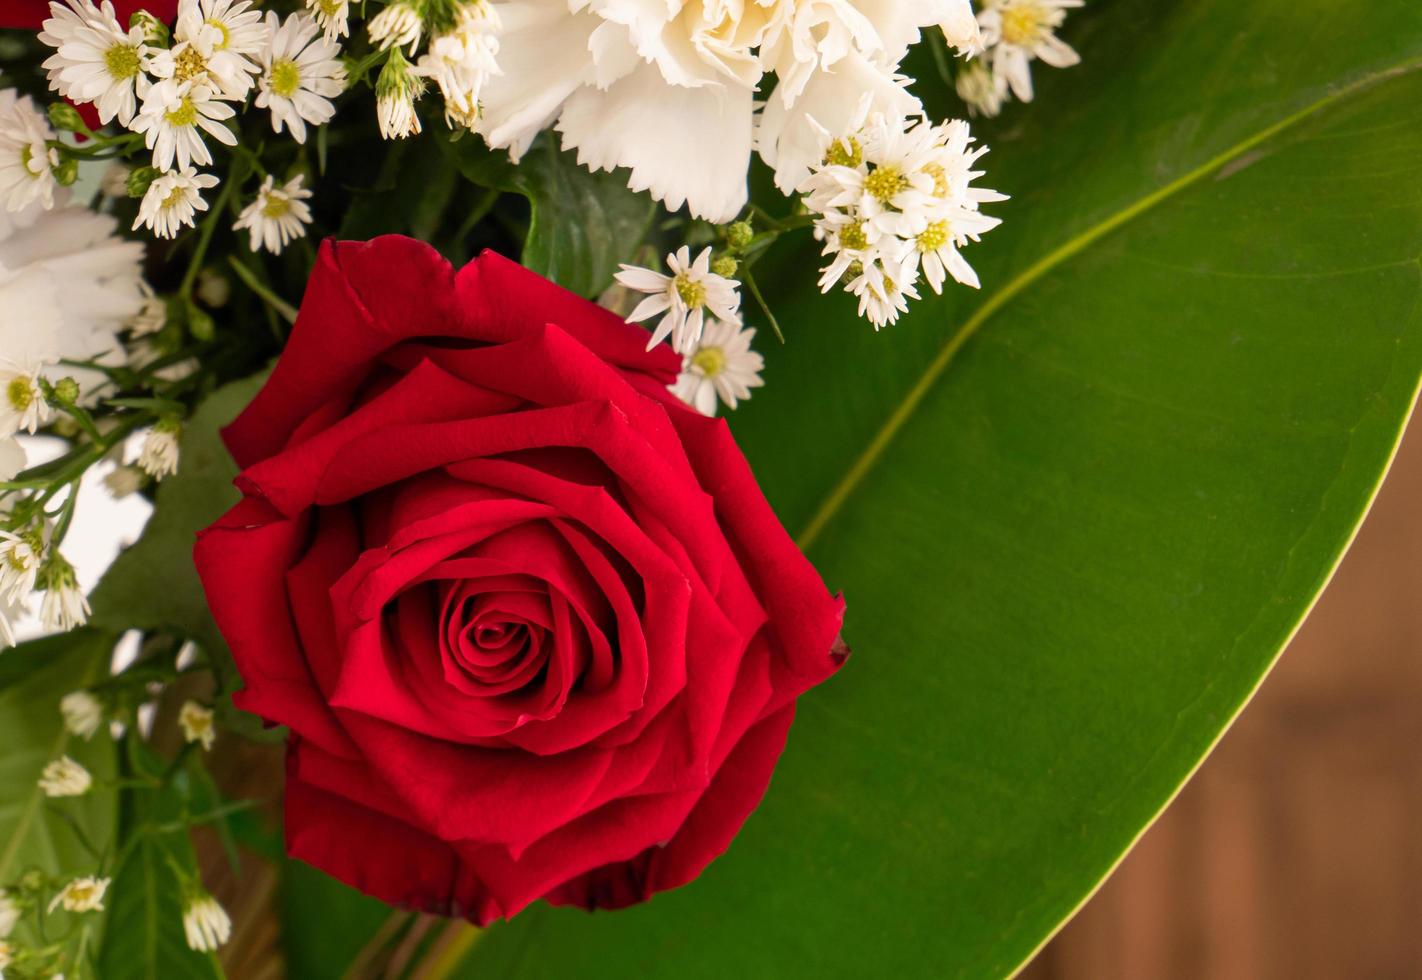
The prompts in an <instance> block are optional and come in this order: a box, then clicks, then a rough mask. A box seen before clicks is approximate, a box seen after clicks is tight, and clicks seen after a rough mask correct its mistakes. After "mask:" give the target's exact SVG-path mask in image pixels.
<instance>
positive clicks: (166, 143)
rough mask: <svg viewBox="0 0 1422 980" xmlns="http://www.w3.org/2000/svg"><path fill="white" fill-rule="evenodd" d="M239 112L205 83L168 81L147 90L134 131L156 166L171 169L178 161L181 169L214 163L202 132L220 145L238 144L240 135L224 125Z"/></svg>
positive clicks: (135, 118) (161, 168)
mask: <svg viewBox="0 0 1422 980" xmlns="http://www.w3.org/2000/svg"><path fill="white" fill-rule="evenodd" d="M236 112H237V110H235V109H233V108H232V107H231V106H230V105H228V104H227V103H225V102H219V101H217V98H216V93H215V92H214V91H213V90H212V89H211V88H209V87H208V86H207V84H206V83H203V82H179V81H177V80H175V79H167V80H165V81H162V82H159V83H158V84H156V85H154V86H153V87H152V88H150V89H149V90H148V94H147V95H145V96H144V97H143V107H142V108H141V109H139V110H138V115H137V116H135V117H134V119H133V125H132V127H131V128H132V129H133V131H134V132H135V133H142V134H143V141H144V143H145V145H147V147H148V148H149V149H150V150H152V151H153V166H155V167H157V168H158V169H159V170H171V169H172V168H173V164H174V161H176V162H177V166H178V169H180V170H181V169H184V168H186V167H189V166H191V165H192V164H194V163H197V164H199V165H202V164H208V163H211V162H212V152H211V151H210V150H209V149H208V148H207V144H206V143H204V142H203V140H202V134H203V133H207V134H208V135H209V136H211V137H212V138H213V139H215V140H217V141H218V142H219V143H225V144H227V145H228V146H236V145H237V134H236V133H234V132H232V129H231V128H230V127H229V126H227V125H226V123H225V120H228V119H231V118H232V117H233V116H234V115H236Z"/></svg>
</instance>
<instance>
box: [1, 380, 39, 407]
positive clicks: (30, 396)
mask: <svg viewBox="0 0 1422 980" xmlns="http://www.w3.org/2000/svg"><path fill="white" fill-rule="evenodd" d="M5 397H6V399H7V400H9V402H10V407H11V408H13V409H14V410H15V411H17V412H23V411H24V410H25V409H27V408H29V407H30V405H31V404H32V403H33V402H34V400H35V390H34V388H32V387H30V382H29V379H27V378H15V379H14V380H13V381H11V382H10V383H9V384H8V385H6V386H5Z"/></svg>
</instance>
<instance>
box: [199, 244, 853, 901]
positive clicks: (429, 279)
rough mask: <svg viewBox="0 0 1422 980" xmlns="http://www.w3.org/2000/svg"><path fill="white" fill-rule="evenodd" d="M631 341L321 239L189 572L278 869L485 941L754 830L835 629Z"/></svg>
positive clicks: (665, 375) (819, 595)
mask: <svg viewBox="0 0 1422 980" xmlns="http://www.w3.org/2000/svg"><path fill="white" fill-rule="evenodd" d="M646 339H647V334H646V332H645V331H643V330H640V329H638V328H635V327H631V326H629V325H627V324H626V323H624V322H622V320H621V319H620V318H618V317H617V316H615V315H613V314H611V313H609V312H607V311H605V310H603V309H601V308H599V307H597V306H595V305H593V304H592V303H589V302H587V301H585V300H582V299H580V298H579V297H577V296H574V295H573V294H571V293H568V292H566V291H564V290H562V289H560V288H558V287H557V286H554V285H553V284H552V283H549V282H547V281H546V280H544V279H542V278H540V277H538V276H536V275H534V274H532V273H530V272H528V271H527V270H525V269H523V268H521V267H520V266H518V265H515V264H514V263H512V262H509V261H507V260H506V259H503V258H500V257H499V256H497V255H494V254H492V253H486V254H485V255H483V256H482V257H481V258H479V259H478V260H477V261H475V262H472V263H470V264H469V265H468V266H466V267H465V268H464V269H462V270H460V271H459V272H458V273H456V272H455V271H454V270H453V269H451V267H450V266H449V265H448V263H446V262H445V261H444V260H443V259H441V258H440V257H439V256H438V255H437V254H436V253H435V252H434V251H433V250H432V249H430V248H429V247H428V246H425V245H422V244H420V243H418V242H415V241H412V240H410V239H405V238H398V237H388V238H380V239H376V240H374V241H372V242H368V243H350V242H342V243H327V244H326V245H324V246H323V247H322V249H321V253H320V256H319V258H318V260H317V263H316V269H315V271H314V273H313V274H312V277H311V281H310V284H309V285H308V287H307V292H306V298H305V301H304V303H303V305H302V308H301V314H300V317H299V318H298V320H297V323H296V326H295V329H294V330H293V332H292V335H291V339H290V342H289V344H288V346H287V349H286V351H285V353H284V354H283V355H282V357H281V359H280V361H279V362H278V364H277V366H276V369H275V370H274V372H273V374H272V376H271V378H270V380H269V381H268V382H267V384H266V386H265V387H264V388H263V389H262V391H261V392H260V393H259V394H258V395H257V397H256V398H255V399H254V400H253V402H252V404H251V405H250V406H249V407H248V408H247V410H246V411H245V412H244V413H243V414H242V415H241V417H240V418H238V419H237V421H236V422H234V423H233V424H232V425H231V426H230V427H229V428H228V429H227V430H226V432H225V437H226V439H227V444H228V447H229V448H230V449H231V451H232V455H233V456H234V457H235V458H236V460H237V462H238V464H239V465H240V466H241V467H242V468H243V472H242V474H241V476H240V477H239V478H238V481H237V482H238V486H239V487H240V488H241V490H242V492H243V494H244V499H243V500H242V502H241V503H239V504H238V505H237V506H236V507H234V508H233V509H232V510H231V511H230V512H229V513H228V514H227V515H226V516H224V517H223V518H222V519H221V520H220V521H219V522H218V523H217V524H215V525H214V526H213V527H211V528H209V529H208V530H206V531H205V532H203V534H202V535H201V536H200V539H199V542H198V546H197V552H196V560H197V566H198V570H199V572H200V574H201V576H202V580H203V584H204V586H205V588H206V590H207V596H208V601H209V603H210V605H211V607H212V611H213V615H214V616H215V617H216V619H217V623H218V625H219V627H220V628H221V630H222V632H223V635H224V636H225V637H226V638H227V641H228V643H229V644H230V645H231V648H232V653H233V656H234V657H235V659H236V663H237V667H238V669H239V671H240V673H241V675H242V678H243V680H244V681H245V684H246V689H245V690H244V691H242V692H240V693H239V694H238V695H237V703H238V704H239V705H240V706H241V707H243V708H245V709H246V710H248V711H252V712H254V713H256V714H258V715H260V716H262V717H263V718H265V719H267V720H268V721H270V722H273V723H277V724H283V725H286V726H288V728H289V729H290V733H291V734H290V740H289V743H288V767H287V771H288V781H287V789H286V835H287V846H288V849H289V850H290V852H291V854H292V855H294V856H295V857H298V858H301V859H303V860H305V861H308V862H310V863H311V864H314V865H316V866H317V867H319V868H322V869H324V870H325V871H327V872H329V873H330V874H332V875H335V876H336V877H338V878H340V879H342V880H343V881H346V882H348V883H350V884H352V885H354V886H356V887H357V888H360V889H362V890H363V891H366V892H368V893H370V894H373V895H376V896H378V897H380V898H382V899H384V900H385V901H387V902H391V903H393V904H397V905H402V906H411V907H414V908H418V909H422V910H425V911H430V912H436V913H440V914H447V915H460V916H465V917H468V918H470V919H473V920H474V921H476V922H480V923H483V922H487V921H488V920H490V919H494V918H497V917H500V916H505V917H506V916H512V915H514V914H515V913H517V912H518V911H519V910H520V909H522V908H523V907H524V906H526V905H527V904H528V903H529V902H532V901H534V900H535V899H538V898H540V897H542V898H546V899H548V900H549V901H551V902H554V903H556V904H574V905H581V906H584V907H586V908H594V907H616V906H621V905H626V904H629V903H632V902H637V901H641V900H644V899H646V898H647V897H649V896H650V895H651V894H652V893H654V892H657V891H660V890H663V889H667V888H674V887H676V886H678V885H681V884H683V883H685V882H687V881H689V880H691V879H692V878H694V877H695V876H696V875H697V874H698V873H700V871H701V870H702V868H704V867H705V866H706V865H707V863H708V862H710V861H711V860H712V859H713V858H715V857H716V856H717V855H718V854H720V853H721V852H722V851H723V850H724V849H725V848H726V846H727V845H728V844H729V843H730V841H731V839H732V837H733V836H734V835H735V834H736V832H737V830H739V828H740V826H741V824H742V823H743V822H744V821H745V819H746V817H747V816H748V815H749V814H750V812H751V811H752V810H753V809H754V808H755V806H756V805H757V803H758V802H759V800H760V798H761V796H762V794H763V793H764V792H765V789H766V786H767V784H768V782H769V780H770V775H771V771H772V769H773V768H774V766H775V762H776V759H777V758H778V756H779V755H780V752H781V749H782V748H783V746H784V744H785V738H786V733H787V730H788V729H789V727H790V722H791V718H792V716H793V714H794V710H795V699H796V698H797V697H798V696H799V695H800V694H801V693H803V692H804V691H805V690H806V689H808V688H810V687H812V686H813V685H815V684H818V683H819V682H821V681H823V680H824V679H825V678H827V677H828V676H829V675H830V674H832V673H833V672H834V671H835V670H836V669H837V668H838V666H839V664H840V662H841V661H842V660H843V648H842V647H841V646H839V644H838V643H837V641H836V635H837V633H838V631H839V625H840V620H841V617H842V614H843V605H842V603H841V602H840V601H839V600H838V599H834V598H831V596H830V595H829V594H828V593H827V592H826V590H825V588H824V585H823V584H822V583H821V582H820V579H819V577H818V575H817V574H816V572H815V571H814V569H813V568H812V567H811V566H810V564H809V563H808V562H807V561H806V560H805V558H804V556H802V555H801V554H800V552H799V551H798V550H797V549H796V547H795V546H794V544H793V543H792V542H791V540H790V538H789V537H788V535H787V534H786V533H785V531H784V529H783V528H782V527H781V526H780V524H779V522H778V521H777V520H776V518H775V516H774V514H773V513H772V512H771V510H770V508H769V506H768V505H767V504H766V502H765V499H764V497H763V496H762V495H761V493H760V490H759V488H758V487H757V485H756V482H755V479H754V477H753V476H752V475H751V473H750V470H749V468H748V466H747V465H746V462H745V459H744V458H743V457H742V455H741V453H740V451H739V450H738V449H737V448H736V445H735V443H734V442H733V440H732V438H731V435H730V432H729V430H728V429H727V427H726V424H725V423H724V422H723V421H720V420H711V419H707V418H703V417H702V416H700V415H698V414H696V413H695V412H692V411H690V410H688V409H686V408H684V407H683V406H682V405H681V404H680V403H679V402H677V401H676V400H675V399H674V398H672V397H671V396H670V395H669V394H668V393H667V391H666V385H667V383H668V382H670V381H671V380H672V379H673V378H674V376H675V374H676V372H677V369H678V366H679V360H680V359H679V358H678V357H677V356H676V355H675V354H673V353H672V352H671V351H670V350H669V349H667V348H666V347H660V348H658V349H656V350H653V351H651V352H647V351H645V350H644V349H643V348H644V344H645V342H646Z"/></svg>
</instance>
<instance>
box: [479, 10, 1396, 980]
mask: <svg viewBox="0 0 1422 980" xmlns="http://www.w3.org/2000/svg"><path fill="white" fill-rule="evenodd" d="M1068 38H1069V39H1070V40H1071V41H1072V42H1073V43H1074V44H1076V45H1077V46H1078V48H1079V49H1080V50H1081V52H1082V55H1083V58H1084V63H1083V65H1082V66H1081V67H1079V68H1074V69H1072V70H1070V71H1061V72H1054V71H1051V70H1050V69H1042V68H1040V66H1039V70H1038V72H1037V78H1038V87H1039V99H1038V101H1037V102H1035V103H1033V104H1032V105H1029V106H1023V105H1014V106H1011V107H1009V109H1008V110H1007V113H1006V115H1005V117H1004V119H1002V120H1000V121H999V123H998V124H997V125H996V126H993V127H980V129H981V130H982V131H983V132H984V133H985V134H986V136H987V138H988V140H989V142H990V143H991V144H992V146H993V152H992V153H991V154H990V155H989V157H987V158H986V161H985V163H987V164H988V168H989V170H990V178H989V179H988V180H987V181H985V182H986V183H988V184H989V185H990V186H995V187H998V188H999V189H1001V190H1003V191H1006V192H1008V193H1011V194H1012V195H1013V200H1012V201H1011V202H1010V203H1008V204H1006V205H1002V206H1000V207H998V208H996V209H995V210H996V211H997V213H999V214H1001V215H1002V216H1003V217H1004V218H1005V221H1006V223H1005V224H1004V226H1003V227H1002V228H1000V229H998V230H996V231H994V232H993V233H992V234H991V235H989V236H988V238H987V239H986V240H985V242H984V243H983V244H982V245H981V246H977V247H974V248H973V249H972V251H971V254H970V257H971V258H972V260H973V261H974V262H975V263H976V264H977V266H978V268H979V271H980V272H981V274H982V278H983V281H984V283H985V284H986V288H985V290H984V291H983V293H982V294H981V295H979V294H975V293H970V292H969V291H967V290H961V289H959V290H956V291H954V293H953V295H952V296H950V297H948V298H945V299H943V300H941V301H925V302H923V303H921V304H919V305H918V307H917V309H916V311H915V312H914V313H913V314H912V315H911V316H910V317H908V318H907V319H906V320H905V321H903V322H902V323H900V324H899V325H898V326H896V327H894V328H892V329H889V330H887V331H885V332H883V333H881V334H878V335H875V334H873V333H872V332H871V331H870V330H869V329H868V327H867V326H865V325H864V324H863V323H861V322H858V321H856V320H855V319H854V317H853V310H852V309H850V307H849V300H848V299H847V298H846V297H843V296H839V295H836V296H832V297H826V298H820V297H817V296H815V295H813V293H812V292H811V287H810V286H809V285H808V280H810V278H811V276H810V275H809V270H808V264H809V262H810V261H811V258H810V254H809V253H808V252H803V251H802V252H799V253H796V254H788V253H787V254H785V255H782V256H781V261H782V262H783V263H784V266H783V268H780V269H778V270H775V269H770V270H767V274H763V275H762V276H761V278H762V279H763V280H764V281H767V282H771V281H777V280H780V281H784V282H786V283H791V284H792V285H788V286H786V287H785V289H786V291H782V292H781V293H780V294H779V295H778V296H776V297H772V300H773V305H775V306H776V307H777V309H778V311H779V313H780V319H781V322H782V324H783V325H784V326H785V328H786V333H787V335H788V337H789V344H788V345H787V346H786V347H785V348H784V349H776V348H775V347H774V346H773V345H767V347H768V348H769V349H768V350H767V351H766V353H767V359H768V362H769V364H768V368H767V371H766V381H767V387H766V388H765V389H764V390H763V391H760V392H757V394H756V397H755V400H754V401H753V402H752V403H751V404H750V405H749V406H748V408H746V409H745V410H744V411H743V412H742V413H740V414H738V416H737V418H736V420H735V425H736V429H737V432H738V434H739V436H740V438H741V440H742V442H743V444H744V446H745V447H746V449H747V451H748V453H749V455H750V457H751V459H752V462H753V463H754V465H755V466H756V468H757V472H758V474H759V476H760V478H761V479H762V481H763V483H764V486H765V488H766V490H767V493H768V494H769V496H770V497H771V499H772V501H773V502H774V503H775V504H776V505H777V507H778V509H779V512H780V514H781V515H782V517H783V519H784V520H785V522H786V524H787V525H788V526H789V527H790V528H791V529H792V530H793V531H795V532H797V533H798V534H799V535H800V536H801V538H802V540H804V541H805V542H807V544H808V546H809V552H810V555H811V556H812V558H813V559H814V560H815V561H816V563H817V564H818V565H819V567H820V569H821V570H822V571H823V573H824V576H825V579H826V580H827V581H828V582H829V583H830V584H831V585H832V587H835V588H840V589H843V590H844V592H845V594H846V596H847V598H848V609H849V611H848V620H847V626H846V633H847V635H848V637H849V640H850V643H851V645H852V646H853V647H854V649H855V651H856V652H855V656H854V657H853V658H852V659H851V661H850V663H849V665H848V666H847V667H846V668H845V670H844V671H842V672H841V674H840V675H839V676H838V677H836V678H835V679H834V680H833V681H832V682H831V683H829V684H827V685H825V686H824V687H823V688H821V689H819V690H816V691H814V692H812V693H811V694H810V695H809V696H807V697H806V698H805V699H804V700H803V702H802V707H801V711H800V716H799V719H798V720H797V722H796V724H795V727H794V728H793V729H792V732H791V736H790V745H789V748H788V750H787V752H786V754H785V757H784V759H783V761H782V763H781V766H780V769H779V771H778V772H777V774H776V778H775V779H774V781H773V783H772V785H771V787H770V791H769V793H768V795H767V797H766V800H765V803H764V805H763V806H762V808H761V810H760V812H759V813H758V814H756V815H755V816H754V817H753V818H752V819H751V820H750V822H749V823H748V825H747V827H746V829H745V830H744V832H743V833H742V835H741V836H740V837H739V838H738V839H737V840H736V842H735V843H734V844H733V845H732V846H731V848H730V851H729V853H728V854H727V855H726V857H724V858H723V859H722V860H720V861H719V862H717V863H716V864H714V865H713V866H712V867H711V868H710V869H709V870H708V872H707V873H706V874H705V875H703V877H702V878H701V880H699V881H698V882H696V883H694V884H693V885H691V886H688V887H686V888H684V889H681V890H679V891H677V892H674V893H671V894H667V895H661V896H658V897H656V899H655V900H654V901H653V902H651V903H650V904H649V905H646V906H643V907H640V908H636V909H632V910H629V911H626V912H619V913H616V914H611V915H607V914H597V915H591V916H589V915H586V914H583V913H579V912H575V911H553V910H549V909H545V908H540V909H536V910H533V911H532V912H531V913H529V914H526V915H524V916H522V917H520V918H519V919H517V920H516V921H515V922H513V923H511V924H509V925H507V926H504V927H498V928H495V929H492V930H490V931H489V933H488V934H487V935H486V936H485V937H484V938H483V939H482V940H481V941H480V942H479V943H478V944H477V945H476V946H475V947H474V952H473V954H472V955H471V956H470V957H468V958H467V959H466V961H465V963H464V965H463V967H462V968H461V970H460V971H459V973H458V975H460V976H464V977H483V976H498V977H504V978H538V977H550V976H556V977H563V978H578V977H593V976H637V977H642V978H672V977H675V978H678V980H695V978H717V980H720V978H724V977H728V976H732V977H755V978H760V977H767V978H769V977H787V976H815V977H853V978H861V977H893V976H912V977H998V976H1003V975H1006V974H1009V973H1011V972H1012V971H1013V970H1014V969H1015V968H1017V967H1018V966H1019V965H1020V964H1021V963H1022V962H1023V961H1024V960H1025V959H1027V958H1028V957H1029V956H1030V955H1031V953H1032V952H1033V951H1034V950H1035V949H1036V948H1037V947H1038V946H1039V944H1040V943H1042V942H1043V941H1044V939H1045V938H1046V937H1047V936H1048V935H1049V934H1050V933H1051V931H1052V930H1053V929H1054V928H1055V927H1056V926H1057V925H1058V924H1060V923H1061V922H1062V921H1063V920H1064V919H1065V918H1066V917H1067V916H1069V915H1070V913H1071V912H1072V911H1073V910H1074V909H1075V908H1076V907H1077V906H1078V904H1079V903H1080V902H1082V901H1083V900H1084V899H1085V898H1086V896H1087V895H1088V894H1089V893H1090V892H1091V890H1092V889H1093V888H1094V887H1095V886H1096V884H1097V883H1099V882H1100V880H1101V879H1102V878H1103V876H1105V875H1106V874H1107V873H1108V872H1109V870H1110V869H1111V867H1112V866H1113V865H1114V863H1115V862H1116V861H1117V860H1118V859H1119V858H1120V856H1121V855H1122V853H1123V852H1124V851H1125V850H1126V849H1127V848H1128V847H1129V846H1130V844H1131V843H1132V842H1133V841H1134V840H1135V839H1136V837H1137V836H1138V835H1139V834H1140V833H1141V832H1142V830H1143V829H1144V828H1145V827H1146V826H1147V825H1148V824H1149V822H1150V821H1151V820H1152V819H1153V818H1154V817H1155V816H1156V814H1157V813H1158V812H1159V811H1160V809H1161V808H1162V807H1163V806H1164V805H1165V803H1166V802H1167V801H1168V800H1169V799H1170V797H1171V795H1172V794H1173V793H1174V792H1175V791H1176V790H1177V789H1178V787H1179V786H1180V784H1181V783H1182V781H1183V780H1184V779H1185V778H1186V777H1187V776H1188V775H1189V773H1190V772H1191V771H1192V769H1193V768H1194V767H1195V766H1196V765H1197V764H1198V763H1199V761H1200V759H1201V758H1202V756H1203V755H1204V754H1205V753H1206V752H1207V751H1208V750H1209V749H1210V747H1211V746H1212V745H1213V743H1214V742H1215V740H1216V739H1217V738H1218V737H1219V736H1220V733H1221V732H1222V730H1223V729H1224V728H1225V727H1226V726H1227V725H1228V723H1229V722H1230V720H1231V719H1232V718H1233V717H1234V715H1235V713H1236V712H1237V711H1238V710H1239V709H1240V707H1241V706H1242V704H1243V703H1244V702H1245V701H1246V700H1247V699H1248V697H1249V696H1250V694H1251V693H1252V692H1253V690H1254V689H1255V687H1256V686H1257V684H1258V683H1259V682H1260V680H1261V678H1262V677H1263V675H1264V673H1265V672H1266V671H1267V670H1268V668H1269V666H1270V664H1271V663H1272V661H1273V660H1274V658H1275V657H1276V655H1277V654H1278V652H1279V651H1280V649H1281V648H1282V647H1283V645H1284V644H1285V642H1286V641H1287V639H1288V637H1289V636H1290V635H1291V633H1292V631H1293V630H1294V629H1295V628H1296V627H1297V625H1298V623H1299V621H1300V619H1301V618H1302V617H1303V615H1304V614H1305V613H1306V611H1307V610H1308V608H1309V605H1310V603H1311V602H1312V601H1313V599H1314V597H1315V596H1316V595H1317V593H1318V591H1319V590H1320V589H1321V588H1322V586H1323V585H1324V583H1325V582H1326V580H1327V578H1328V576H1329V574H1330V572H1331V570H1332V569H1333V567H1334V566H1335V564H1336V562H1337V561H1338V559H1339V557H1340V555H1341V552H1342V551H1343V549H1344V548H1345V547H1346V545H1347V543H1348V541H1349V540H1350V537H1351V535H1352V534H1353V531H1354V529H1355V528H1356V526H1357V524H1358V522H1359V520H1360V519H1361V516H1362V514H1363V512H1364V511H1365V509H1366V508H1367V505H1368V503H1369V501H1370V500H1371V498H1372V496H1373V494H1374V492H1375V490H1376V488H1377V485H1378V482H1379V480H1380V478H1381V476H1382V474H1383V472H1384V470H1385V468H1386V465H1387V462H1388V460H1389V458H1390V456H1391V454H1392V452H1393V450H1394V448H1395V444H1396V440H1397V438H1398V434H1399V432H1400V430H1401V428H1402V426H1403V424H1404V422H1405V420H1406V418H1407V415H1408V413H1409V411H1410V408H1411V405H1412V403H1413V399H1414V395H1415V392H1416V388H1417V385H1418V379H1419V375H1420V374H1422V308H1419V299H1422V263H1419V256H1422V190H1419V188H1422V71H1419V70H1418V69H1419V68H1422V6H1419V5H1417V4H1416V3H1407V2H1401V0H1393V2H1384V3H1374V4H1367V5H1364V7H1363V8H1359V7H1358V6H1357V5H1349V4H1338V3H1336V2H1335V0H1256V2H1254V3H1248V4H1240V3H1234V2H1227V0H1173V2H1165V0H1115V2H1108V0H1101V2H1093V3H1090V4H1088V5H1087V7H1086V9H1085V10H1082V11H1077V12H1074V13H1073V15H1072V18H1071V20H1070V21H1069V29H1068ZM920 76H921V77H922V78H923V82H922V83H921V84H920V86H919V90H920V91H928V90H931V89H932V87H933V86H932V84H931V79H930V75H929V73H928V72H922V71H921V72H920ZM934 101H936V102H937V103H938V104H939V105H940V106H946V105H948V100H947V99H946V97H937V96H935V99H934ZM776 272H778V273H779V275H776V274H773V273H776Z"/></svg>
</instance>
